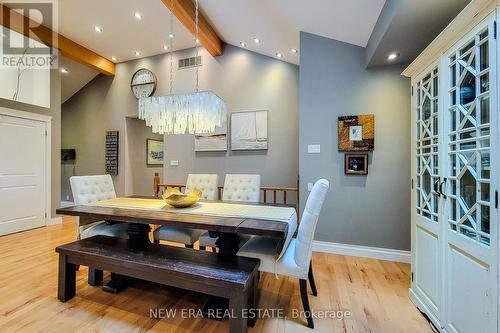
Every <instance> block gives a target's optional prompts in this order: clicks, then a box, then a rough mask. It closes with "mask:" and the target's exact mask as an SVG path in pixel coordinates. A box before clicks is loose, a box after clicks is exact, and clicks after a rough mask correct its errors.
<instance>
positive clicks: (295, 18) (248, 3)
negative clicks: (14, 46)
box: [57, 0, 385, 64]
mask: <svg viewBox="0 0 500 333" xmlns="http://www.w3.org/2000/svg"><path fill="white" fill-rule="evenodd" d="M57 2H58V4H59V8H58V10H59V22H58V23H59V24H58V25H59V29H58V30H59V32H60V33H62V34H63V35H65V36H66V37H68V38H70V39H72V40H74V41H75V42H77V43H79V44H81V45H83V46H85V47H87V48H89V49H91V50H93V51H95V52H97V53H99V54H101V55H102V56H104V57H107V58H108V59H111V57H112V56H115V57H116V58H117V62H122V61H127V60H131V59H135V58H139V57H144V56H150V55H155V54H159V53H165V52H166V51H165V50H164V49H163V45H164V44H167V43H168V37H167V34H168V32H169V31H170V12H169V10H168V8H167V7H166V6H165V5H164V4H163V2H162V1H161V0H85V1H82V0H57ZM384 3H385V0H314V1H304V0H238V1H236V0H200V7H201V10H202V11H203V12H204V13H205V14H206V16H207V17H208V19H209V21H211V23H212V24H213V26H214V27H215V29H216V30H217V32H218V33H219V34H220V36H221V37H222V39H223V40H224V41H225V42H226V43H229V44H233V45H236V46H239V45H240V42H245V43H246V44H247V48H248V49H250V50H252V51H255V52H258V53H261V54H265V55H268V56H271V57H275V55H276V53H277V52H281V53H282V54H283V60H284V61H287V62H291V63H295V64H298V63H299V55H298V54H293V53H291V52H290V49H291V48H296V49H298V48H299V47H300V45H299V33H300V31H306V32H310V33H313V34H317V35H321V36H325V37H329V38H333V39H337V40H340V41H344V42H347V43H351V44H355V45H359V46H363V47H364V46H366V43H367V42H368V39H369V38H370V35H371V33H372V30H373V27H374V26H375V23H376V22H377V19H378V17H379V15H380V12H381V10H382V7H383V5H384ZM136 11H138V12H140V13H141V15H142V20H137V19H136V18H135V17H134V13H135V12H136ZM174 22H175V24H174V33H175V38H174V49H175V50H179V49H185V48H188V47H192V46H193V37H192V36H191V34H190V33H189V32H188V31H187V30H186V29H185V28H184V27H183V26H182V24H180V22H179V21H178V20H177V19H175V18H174ZM95 25H98V26H100V27H102V28H103V32H102V33H98V32H95V31H94V26H95ZM254 37H258V38H260V39H261V40H262V42H261V43H260V44H256V43H254V42H253V38H254ZM135 51H139V52H141V55H140V56H139V57H138V56H136V55H135Z"/></svg>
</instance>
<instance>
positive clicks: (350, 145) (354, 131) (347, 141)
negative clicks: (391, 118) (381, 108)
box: [338, 114, 375, 151]
mask: <svg viewBox="0 0 500 333" xmlns="http://www.w3.org/2000/svg"><path fill="white" fill-rule="evenodd" d="M338 132H339V151H371V150H373V149H374V148H375V116H374V115H373V114H369V115H361V116H344V117H339V122H338Z"/></svg>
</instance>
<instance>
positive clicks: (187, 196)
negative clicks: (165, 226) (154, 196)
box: [162, 187, 201, 208]
mask: <svg viewBox="0 0 500 333" xmlns="http://www.w3.org/2000/svg"><path fill="white" fill-rule="evenodd" d="M162 197H163V200H165V202H166V203H167V204H169V205H170V206H173V207H176V208H185V207H190V206H192V205H194V204H195V203H197V202H198V201H200V198H201V191H200V190H198V189H197V188H195V189H194V190H192V191H190V192H189V193H182V192H181V191H179V189H177V188H171V187H169V188H167V189H166V190H165V192H163V195H162Z"/></svg>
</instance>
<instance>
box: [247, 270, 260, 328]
mask: <svg viewBox="0 0 500 333" xmlns="http://www.w3.org/2000/svg"><path fill="white" fill-rule="evenodd" d="M258 304H259V274H258V272H257V274H255V275H254V277H253V283H252V286H251V287H250V289H249V290H248V310H249V312H248V313H249V317H248V326H250V327H254V326H255V322H256V321H257V318H256V317H255V316H254V317H250V310H251V309H252V310H255V308H256V307H257V305H258ZM253 314H256V313H255V312H254V313H253Z"/></svg>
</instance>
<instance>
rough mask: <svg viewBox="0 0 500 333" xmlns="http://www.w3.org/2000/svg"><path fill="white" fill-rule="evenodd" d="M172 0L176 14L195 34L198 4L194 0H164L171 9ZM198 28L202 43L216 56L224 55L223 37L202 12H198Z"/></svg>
mask: <svg viewBox="0 0 500 333" xmlns="http://www.w3.org/2000/svg"><path fill="white" fill-rule="evenodd" d="M171 1H172V2H173V6H174V15H175V17H177V19H179V21H181V23H182V24H183V25H184V26H185V27H186V28H187V29H188V30H189V31H190V32H191V33H192V34H193V35H194V34H195V32H196V22H195V17H196V14H195V13H196V6H195V4H194V3H193V1H192V0H162V2H163V4H164V5H165V6H167V8H168V9H169V10H170V6H171ZM198 28H199V40H200V44H201V45H203V47H204V48H205V49H206V50H207V51H208V52H209V53H210V54H211V55H212V56H214V57H216V56H220V55H222V39H221V38H220V37H219V35H217V33H216V32H215V29H214V28H213V27H212V26H211V25H210V23H208V20H207V19H206V18H205V16H204V15H203V14H202V13H201V12H200V13H199V14H198Z"/></svg>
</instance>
